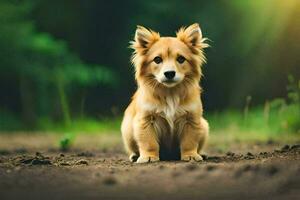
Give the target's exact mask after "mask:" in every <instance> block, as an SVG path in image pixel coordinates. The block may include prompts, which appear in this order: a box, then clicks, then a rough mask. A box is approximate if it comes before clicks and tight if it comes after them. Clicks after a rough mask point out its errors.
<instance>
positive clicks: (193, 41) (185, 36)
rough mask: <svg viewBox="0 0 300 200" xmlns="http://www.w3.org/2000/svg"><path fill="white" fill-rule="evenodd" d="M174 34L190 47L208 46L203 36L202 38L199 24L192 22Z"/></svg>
mask: <svg viewBox="0 0 300 200" xmlns="http://www.w3.org/2000/svg"><path fill="white" fill-rule="evenodd" d="M176 35H177V38H178V39H179V40H181V41H183V42H184V43H186V44H187V45H188V46H190V47H191V48H205V47H208V45H207V44H205V43H204V41H205V38H204V39H203V37H202V32H201V29H200V26H199V24H197V23H195V24H192V25H190V26H188V27H187V28H184V27H183V28H180V29H179V31H178V32H177V33H176Z"/></svg>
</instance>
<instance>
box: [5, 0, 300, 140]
mask: <svg viewBox="0 0 300 200" xmlns="http://www.w3.org/2000/svg"><path fill="white" fill-rule="evenodd" d="M299 10H300V1H298V0H284V1H282V0H243V1H241V0H229V1H228V0H219V1H205V0H187V1H180V0H163V1H161V0H152V1H140V0H127V1H117V0H110V1H101V0H89V1H86V0H52V1H45V0H44V1H43V0H26V1H25V0H1V1H0V24H1V27H0V130H2V131H17V130H33V131H36V130H37V131H54V132H63V133H66V132H71V133H72V132H95V133H99V132H105V131H108V130H115V132H119V131H118V130H119V124H120V120H121V117H122V113H123V111H124V109H125V108H126V106H127V105H128V103H129V101H130V97H131V95H132V94H133V92H134V90H135V89H136V85H135V81H134V77H133V72H134V70H133V67H132V66H131V64H130V60H129V59H130V55H131V53H132V50H131V49H129V48H128V46H129V41H130V40H132V38H133V36H134V32H135V28H136V25H143V26H146V27H149V28H151V29H153V30H155V31H158V32H160V34H161V35H163V36H165V35H168V36H169V35H171V36H174V35H175V31H176V30H178V29H179V28H180V27H181V26H187V25H190V24H192V23H195V22H197V23H199V24H200V26H201V29H202V32H203V35H204V36H205V37H207V38H209V44H210V46H211V47H210V48H208V49H206V55H207V59H208V62H207V64H205V65H204V66H203V71H204V77H203V79H202V83H201V84H202V86H203V88H204V93H203V97H202V98H203V101H204V108H205V116H206V117H207V118H208V119H209V121H210V124H211V128H212V130H213V131H215V132H218V130H219V131H220V130H222V132H224V131H225V132H226V133H233V132H237V133H238V134H240V133H241V132H247V133H248V134H247V135H251V134H252V135H253V133H252V132H256V133H259V134H254V135H255V136H253V137H262V135H267V137H270V136H272V137H273V136H279V137H285V135H284V134H288V133H291V134H293V135H294V136H295V135H296V136H299V129H300V103H299V101H300V100H299V96H300V82H299V78H300V54H299V53H300V20H299V19H300V12H299ZM249 132H251V134H249ZM262 133H263V134H262Z"/></svg>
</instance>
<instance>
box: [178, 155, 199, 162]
mask: <svg viewBox="0 0 300 200" xmlns="http://www.w3.org/2000/svg"><path fill="white" fill-rule="evenodd" d="M181 160H183V161H197V162H200V161H202V160H203V158H202V156H200V155H199V154H193V155H189V154H188V155H182V156H181Z"/></svg>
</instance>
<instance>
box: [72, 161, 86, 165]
mask: <svg viewBox="0 0 300 200" xmlns="http://www.w3.org/2000/svg"><path fill="white" fill-rule="evenodd" d="M75 164H76V165H88V164H89V163H88V161H86V160H78V161H76V163H75Z"/></svg>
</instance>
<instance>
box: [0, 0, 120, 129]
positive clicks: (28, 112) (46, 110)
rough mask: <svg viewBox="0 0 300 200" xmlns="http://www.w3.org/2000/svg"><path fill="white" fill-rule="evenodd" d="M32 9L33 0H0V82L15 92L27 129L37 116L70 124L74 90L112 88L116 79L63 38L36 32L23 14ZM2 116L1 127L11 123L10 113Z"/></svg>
mask: <svg viewBox="0 0 300 200" xmlns="http://www.w3.org/2000/svg"><path fill="white" fill-rule="evenodd" d="M33 8H34V4H33V1H1V2H0V23H1V29H0V44H1V45H0V78H1V84H7V85H9V87H8V88H10V89H13V90H19V93H20V96H18V98H19V99H17V101H19V102H21V109H20V113H22V117H23V121H24V122H25V124H26V126H27V127H35V126H36V121H37V119H38V118H40V117H49V118H50V119H54V118H55V117H58V118H59V119H63V120H64V122H65V124H66V125H70V123H71V117H70V113H71V110H70V108H69V107H70V105H69V98H70V97H72V94H73V93H74V90H75V89H77V88H81V87H83V88H84V87H89V86H93V85H98V84H102V85H103V84H104V85H105V84H106V85H110V86H113V85H115V84H116V83H117V81H116V80H115V79H116V77H115V74H114V72H113V71H112V70H110V69H108V68H106V67H103V66H99V65H87V64H85V63H83V62H82V61H81V60H80V58H79V57H78V56H77V55H76V54H74V53H73V52H71V51H70V50H69V49H68V47H67V45H66V43H65V42H64V41H62V40H57V39H54V38H53V37H52V36H51V35H49V34H47V33H40V32H38V31H37V30H36V28H35V25H34V22H33V21H32V20H31V19H30V17H29V16H30V13H31V12H32V10H33ZM2 96H5V94H2ZM81 98H82V99H84V96H82V97H81ZM78 104H79V105H80V102H79V103H78ZM55 109H56V110H57V111H56V112H55V113H53V110H55ZM57 113H58V114H57ZM56 114H57V115H58V116H53V115H56ZM2 115H3V114H2ZM5 116H7V115H6V113H5ZM3 118H6V119H4V120H2V123H3V126H4V127H3V126H2V127H1V128H5V126H9V125H10V124H14V123H15V122H14V119H13V117H8V118H7V117H3ZM2 123H1V124H2ZM14 127H15V126H14ZM15 128H16V127H15Z"/></svg>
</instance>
